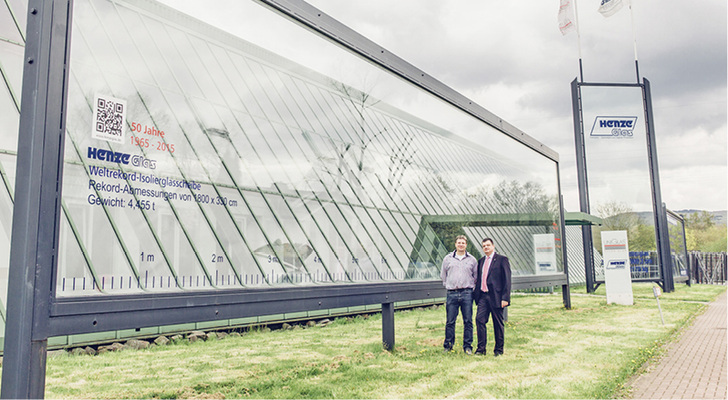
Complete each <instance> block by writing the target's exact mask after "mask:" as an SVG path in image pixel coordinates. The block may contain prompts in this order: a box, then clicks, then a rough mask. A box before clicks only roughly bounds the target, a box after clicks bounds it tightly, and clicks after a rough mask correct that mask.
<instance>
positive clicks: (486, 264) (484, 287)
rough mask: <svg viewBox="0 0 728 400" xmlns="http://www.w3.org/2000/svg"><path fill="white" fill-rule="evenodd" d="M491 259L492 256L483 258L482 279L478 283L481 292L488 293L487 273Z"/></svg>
mask: <svg viewBox="0 0 728 400" xmlns="http://www.w3.org/2000/svg"><path fill="white" fill-rule="evenodd" d="M492 258H493V256H490V257H488V256H485V261H484V262H483V279H482V280H481V282H480V290H482V291H483V292H487V291H488V283H487V279H488V271H489V270H490V260H491V259H492Z"/></svg>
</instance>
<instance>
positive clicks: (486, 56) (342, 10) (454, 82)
mask: <svg viewBox="0 0 728 400" xmlns="http://www.w3.org/2000/svg"><path fill="white" fill-rule="evenodd" d="M577 1H578V3H577V7H578V18H579V23H580V37H581V40H580V42H581V50H582V59H583V66H584V79H585V81H587V82H628V83H634V82H635V81H636V76H635V66H634V49H633V33H632V32H633V31H632V23H631V15H630V11H629V9H628V8H627V7H626V6H625V7H624V8H623V9H622V10H621V11H619V12H618V13H617V14H615V15H614V16H612V17H610V18H604V17H602V16H601V15H600V14H599V13H598V12H597V8H598V5H599V1H597V0H590V1H586V0H577ZM633 2H634V4H633V15H634V26H635V34H634V37H636V43H637V53H638V58H639V69H640V77H644V78H647V79H649V80H650V82H651V83H652V97H653V105H654V110H655V130H656V135H657V149H658V159H659V163H660V178H661V184H662V197H663V201H664V202H665V203H666V204H667V206H668V208H671V209H674V210H677V209H685V208H696V209H707V210H724V209H726V207H727V205H726V199H727V194H726V183H727V180H728V174H727V169H728V168H727V165H726V164H727V162H726V156H727V152H728V150H727V147H726V136H727V133H726V132H727V127H726V115H727V112H726V110H727V104H726V49H727V45H726V37H727V33H726V16H727V9H726V8H727V7H726V2H725V1H724V0H701V1H697V2H685V1H678V2H665V1H660V0H633ZM309 3H310V4H312V5H314V6H316V7H318V8H319V9H321V10H322V11H324V12H325V13H327V14H329V15H331V16H332V17H334V18H336V19H338V20H340V21H341V22H343V23H344V24H346V25H349V26H350V27H352V28H353V29H355V30H357V31H358V32H360V33H361V34H363V35H364V36H366V37H368V38H369V39H371V40H373V41H374V42H377V43H379V44H380V45H382V46H384V47H385V48H387V49H388V50H390V51H391V52H393V53H394V54H397V55H398V56H400V57H402V58H404V59H405V60H407V61H409V62H410V63H412V64H414V65H415V66H417V67H418V68H421V69H422V70H424V71H426V72H427V73H429V74H431V75H432V76H434V77H436V78H437V79H439V80H441V81H442V82H444V83H445V84H447V85H449V86H451V87H453V88H454V89H455V90H457V91H459V92H461V93H463V94H464V95H465V96H467V97H469V98H471V99H472V100H474V101H476V102H477V103H479V104H480V105H482V106H483V107H485V108H487V109H488V110H490V111H492V112H493V113H495V114H496V115H498V116H500V117H501V118H503V119H505V120H506V121H508V122H510V123H512V124H514V125H515V126H517V127H518V128H519V129H521V130H523V131H525V132H526V133H528V134H529V135H531V136H533V137H534V138H536V139H537V140H539V141H541V142H543V143H544V144H546V145H547V146H549V147H551V148H552V149H554V150H556V151H557V152H559V154H560V158H561V174H562V177H561V182H562V189H563V191H564V196H565V205H566V207H567V209H568V210H578V197H577V196H578V194H577V186H576V171H575V157H574V139H573V124H572V115H571V95H570V88H569V84H570V82H571V81H572V80H573V79H574V78H575V77H577V75H578V73H579V71H578V61H577V60H578V51H577V48H578V46H577V35H576V33H575V32H574V33H571V34H569V35H567V36H562V35H561V33H560V32H559V30H558V22H557V12H558V6H559V1H558V0H548V1H523V0H520V1H519V0H513V1H507V2H506V1H493V0H398V1H396V2H392V1H386V0H366V1H364V0H347V1H341V0H311V1H309ZM625 3H626V0H625ZM585 125H587V123H586V122H585Z"/></svg>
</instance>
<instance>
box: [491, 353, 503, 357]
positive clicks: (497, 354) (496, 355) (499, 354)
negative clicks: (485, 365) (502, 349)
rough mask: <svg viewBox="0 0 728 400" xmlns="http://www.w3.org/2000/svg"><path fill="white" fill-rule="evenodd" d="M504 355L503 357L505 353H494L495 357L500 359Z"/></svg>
mask: <svg viewBox="0 0 728 400" xmlns="http://www.w3.org/2000/svg"><path fill="white" fill-rule="evenodd" d="M502 355H503V353H493V357H500V356H502Z"/></svg>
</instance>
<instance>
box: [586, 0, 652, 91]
mask: <svg viewBox="0 0 728 400" xmlns="http://www.w3.org/2000/svg"><path fill="white" fill-rule="evenodd" d="M628 1H629V15H630V17H631V18H632V43H633V45H634V69H635V73H636V74H637V83H638V84H639V83H640V66H639V63H638V61H637V34H636V32H635V29H634V13H633V12H632V0H628ZM577 29H578V28H577ZM577 32H578V31H577Z"/></svg>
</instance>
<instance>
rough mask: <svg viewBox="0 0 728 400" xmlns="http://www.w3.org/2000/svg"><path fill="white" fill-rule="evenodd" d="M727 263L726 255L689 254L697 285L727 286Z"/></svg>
mask: <svg viewBox="0 0 728 400" xmlns="http://www.w3.org/2000/svg"><path fill="white" fill-rule="evenodd" d="M727 261H728V254H726V253H703V252H699V251H691V252H689V253H688V265H689V266H690V271H691V277H692V279H693V281H694V282H695V283H707V284H725V283H726V275H728V268H727V267H728V262H727Z"/></svg>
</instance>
